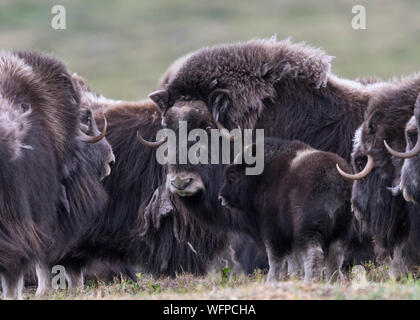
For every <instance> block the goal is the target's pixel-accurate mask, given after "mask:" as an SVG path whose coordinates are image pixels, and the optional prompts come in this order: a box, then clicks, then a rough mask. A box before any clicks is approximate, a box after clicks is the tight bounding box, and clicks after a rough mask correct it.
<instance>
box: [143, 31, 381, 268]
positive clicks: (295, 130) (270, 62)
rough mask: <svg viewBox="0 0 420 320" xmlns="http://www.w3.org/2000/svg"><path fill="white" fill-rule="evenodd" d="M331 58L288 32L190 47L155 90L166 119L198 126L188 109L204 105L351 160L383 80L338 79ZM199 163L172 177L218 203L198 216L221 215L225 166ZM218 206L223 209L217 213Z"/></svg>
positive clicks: (227, 120)
mask: <svg viewBox="0 0 420 320" xmlns="http://www.w3.org/2000/svg"><path fill="white" fill-rule="evenodd" d="M330 60H331V57H330V56H328V55H326V54H325V53H324V52H323V51H321V50H318V49H314V48H311V47H308V46H306V45H303V44H293V43H291V42H290V41H289V40H283V41H276V40H274V39H272V40H253V41H249V42H246V43H239V44H232V45H219V46H215V47H209V48H204V49H201V50H198V51H196V52H194V53H192V54H190V55H189V56H188V57H187V59H186V61H185V62H184V63H183V64H182V66H181V67H180V69H179V71H178V72H177V73H176V74H175V75H172V76H171V77H169V80H168V83H167V85H166V86H165V88H164V89H160V90H158V91H156V92H154V93H152V94H150V98H151V99H152V100H153V101H155V102H156V103H157V105H158V106H159V108H160V109H161V111H162V113H163V119H164V120H163V126H164V127H168V128H172V129H176V128H177V121H171V118H172V119H178V120H185V121H187V122H191V121H192V122H194V124H190V123H189V128H190V129H194V128H199V127H200V126H201V123H199V122H197V121H195V119H194V118H189V117H188V114H189V113H188V112H187V111H188V110H187V109H190V110H191V113H193V110H194V108H196V107H197V106H198V105H201V107H200V108H202V107H204V108H205V109H207V110H208V111H209V112H210V113H211V115H212V116H211V118H210V120H206V121H210V122H212V123H213V124H214V123H215V124H216V125H217V126H218V128H222V127H225V128H227V129H228V130H232V129H234V128H236V127H237V126H239V127H240V128H241V129H264V130H265V135H266V136H272V137H278V138H283V139H288V140H301V141H303V142H305V143H307V144H309V145H310V146H312V147H314V148H316V149H319V150H323V151H330V152H334V153H337V154H338V155H339V156H341V157H343V158H344V159H346V160H349V159H350V153H351V149H352V137H353V134H354V131H355V130H356V129H357V127H358V126H359V125H360V124H361V122H362V121H363V115H364V112H365V110H366V107H367V104H368V101H369V98H370V96H371V92H372V91H375V90H377V88H379V87H381V86H382V85H383V84H382V83H380V82H379V83H378V82H377V81H376V80H373V81H371V80H370V81H365V82H359V81H350V80H343V79H339V78H338V77H336V76H334V75H333V74H331V73H330ZM191 117H193V116H191ZM168 122H171V124H170V125H169V124H168ZM194 125H195V127H194ZM146 138H148V137H146ZM149 142H150V141H149ZM197 167H199V170H200V173H199V174H197V170H196V168H193V169H191V168H187V167H181V166H179V167H178V168H177V171H178V172H179V174H178V175H177V174H176V173H175V174H174V173H172V175H171V176H170V177H169V175H168V177H169V178H171V179H176V177H177V176H178V178H179V179H178V181H180V180H183V181H185V182H189V183H190V184H191V186H192V187H194V188H195V190H194V192H190V193H189V195H190V196H194V195H195V196H196V198H197V197H201V199H200V200H196V201H197V202H200V201H201V202H202V203H207V207H208V208H213V209H212V210H207V211H206V210H204V211H200V210H198V209H197V210H196V213H197V215H198V217H199V218H200V219H202V220H203V221H206V222H207V223H208V222H209V221H213V222H215V221H218V220H219V218H218V216H220V215H223V212H224V210H223V209H222V208H219V207H218V206H219V204H218V200H217V191H215V190H217V188H218V187H220V173H221V172H222V171H223V170H222V168H215V167H217V165H200V166H197ZM219 167H220V166H219ZM190 169H191V170H190ZM212 170H214V171H213V172H212ZM173 171H175V170H173ZM169 174H171V173H169ZM197 186H198V187H197ZM200 186H201V187H200ZM182 187H183V188H184V189H185V188H186V186H185V185H182ZM203 190H206V192H202V191H203ZM207 190H212V191H213V192H212V193H211V192H210V193H209V192H207ZM179 191H181V192H179ZM170 192H171V193H172V194H173V195H174V196H175V197H177V199H178V201H180V202H184V203H188V202H191V201H193V200H192V199H188V197H185V196H180V195H181V194H182V193H183V192H182V190H177V189H176V188H175V187H172V189H171V190H170ZM216 208H217V209H216ZM219 210H220V214H219V215H216V214H214V212H213V211H216V212H219ZM207 213H208V215H207ZM351 260H353V259H351Z"/></svg>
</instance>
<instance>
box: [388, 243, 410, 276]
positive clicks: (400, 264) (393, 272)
mask: <svg viewBox="0 0 420 320" xmlns="http://www.w3.org/2000/svg"><path fill="white" fill-rule="evenodd" d="M403 247H404V246H403V245H399V246H397V247H395V248H394V254H393V257H392V261H391V265H390V268H389V277H390V278H391V279H393V280H399V279H400V278H401V276H402V275H406V274H407V273H408V268H407V264H406V261H405V258H404V256H403Z"/></svg>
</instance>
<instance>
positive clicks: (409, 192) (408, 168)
mask: <svg viewBox="0 0 420 320" xmlns="http://www.w3.org/2000/svg"><path fill="white" fill-rule="evenodd" d="M405 139H406V145H407V146H406V150H407V151H410V150H413V149H414V147H415V145H416V144H417V124H416V118H415V117H414V116H413V117H411V119H410V120H409V121H408V123H407V126H406V128H405ZM419 179H420V155H416V156H414V157H412V158H408V159H405V160H404V164H403V166H402V169H401V182H400V189H401V191H402V194H403V197H404V199H405V200H406V201H408V202H413V203H420V186H419V181H420V180H419Z"/></svg>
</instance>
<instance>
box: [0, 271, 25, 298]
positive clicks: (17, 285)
mask: <svg viewBox="0 0 420 320" xmlns="http://www.w3.org/2000/svg"><path fill="white" fill-rule="evenodd" d="M1 286H2V291H3V299H4V300H13V299H18V300H22V299H23V298H22V292H23V287H24V281H23V273H22V274H20V275H19V276H18V277H14V276H7V275H4V274H2V275H1Z"/></svg>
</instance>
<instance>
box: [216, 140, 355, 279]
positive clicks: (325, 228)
mask: <svg viewBox="0 0 420 320" xmlns="http://www.w3.org/2000/svg"><path fill="white" fill-rule="evenodd" d="M257 143H259V142H257ZM260 143H262V142H260ZM249 147H250V148H254V147H255V144H254V145H251V146H249ZM241 156H242V154H239V157H241ZM239 157H238V158H239ZM238 158H236V159H235V162H237V159H238ZM235 162H234V163H233V164H231V165H230V166H228V167H227V168H226V170H225V174H224V179H223V184H222V188H221V190H220V199H221V201H222V205H224V206H227V207H232V208H235V209H238V210H239V211H240V212H239V213H232V214H242V215H246V218H243V219H237V221H252V220H255V221H256V222H257V227H256V233H255V234H254V236H257V237H259V238H261V239H262V240H263V242H264V244H265V247H266V250H267V255H268V260H269V264H270V270H269V273H268V280H269V281H273V280H278V279H279V278H282V277H284V276H286V273H287V272H286V270H282V269H284V267H285V265H286V261H287V260H289V261H288V262H289V264H290V263H292V260H296V261H297V264H298V265H303V271H304V279H305V280H306V281H308V280H311V279H316V280H319V279H320V277H321V275H322V269H323V267H324V266H326V278H327V279H330V278H331V277H333V275H335V277H334V278H338V277H340V278H342V277H343V276H342V274H341V265H342V262H343V258H344V251H345V248H344V246H345V243H346V242H347V239H346V238H347V235H348V233H349V231H350V226H351V221H352V213H351V211H350V195H351V183H350V182H349V181H348V180H346V179H344V178H343V177H341V176H340V174H339V173H338V172H337V171H336V169H335V165H336V163H339V164H340V165H342V166H345V167H348V165H347V164H346V162H345V161H344V160H343V159H342V158H340V157H339V156H338V155H336V154H334V153H328V152H321V151H318V150H316V149H313V148H311V147H309V146H308V145H306V144H304V143H302V142H299V141H285V140H279V139H265V141H264V163H265V165H264V172H263V173H262V174H261V175H246V172H245V169H246V167H247V165H246V164H235ZM226 223H229V222H228V221H227V222H226ZM230 227H231V228H234V229H235V228H237V226H235V225H232V226H230ZM287 256H290V257H289V259H287ZM296 261H294V262H293V263H292V265H289V266H288V267H289V270H290V271H291V272H296V270H291V269H292V268H295V267H296Z"/></svg>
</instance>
